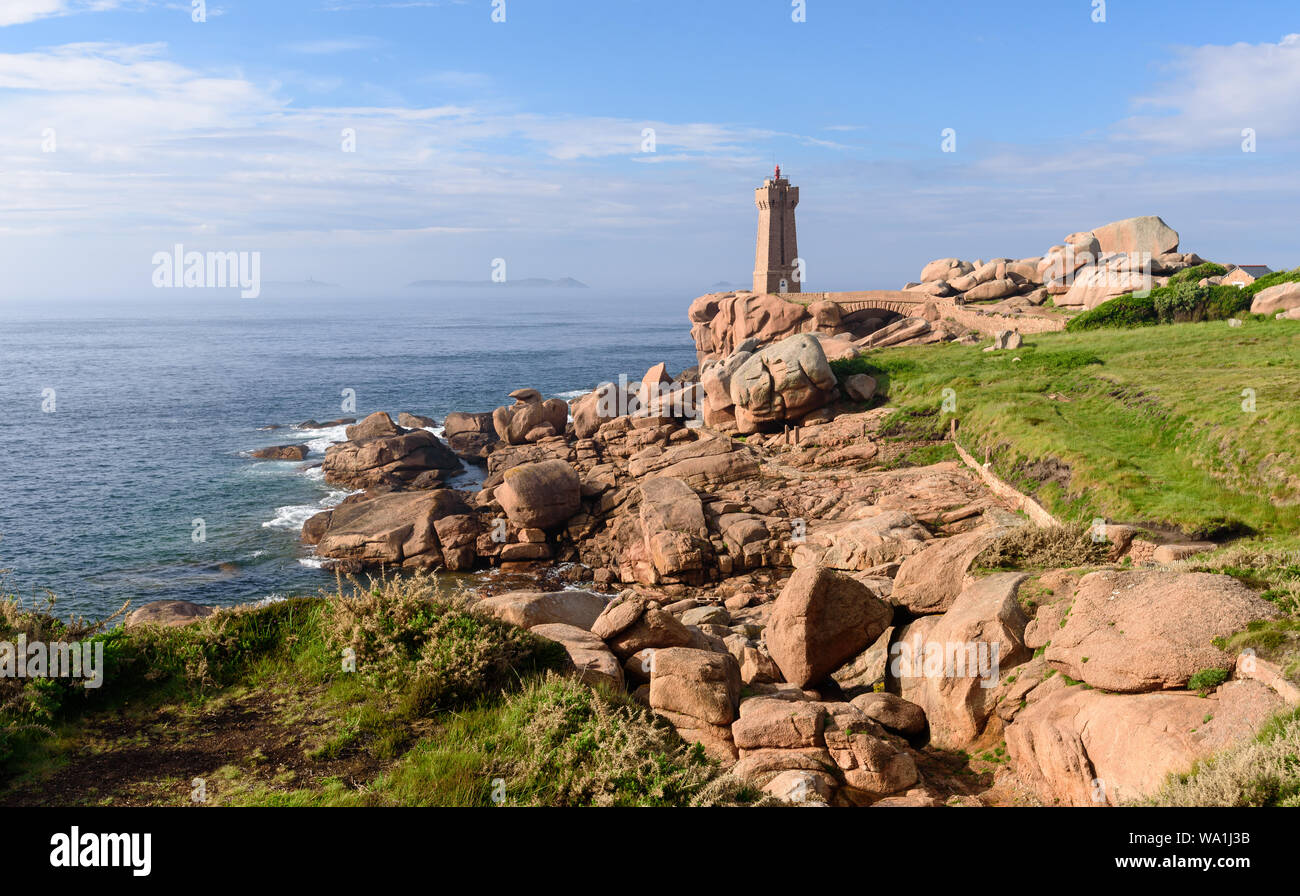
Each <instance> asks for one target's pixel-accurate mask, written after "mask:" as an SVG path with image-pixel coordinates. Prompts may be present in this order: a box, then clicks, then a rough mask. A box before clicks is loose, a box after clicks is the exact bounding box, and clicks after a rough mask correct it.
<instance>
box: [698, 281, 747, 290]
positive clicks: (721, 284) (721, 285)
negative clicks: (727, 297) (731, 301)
mask: <svg viewBox="0 0 1300 896" xmlns="http://www.w3.org/2000/svg"><path fill="white" fill-rule="evenodd" d="M741 289H749V283H748V282H745V283H732V282H731V281H729V280H719V281H718V282H717V283H714V284H713V285H712V286H710V287H709V289H708V291H709V292H736V291H738V290H741Z"/></svg>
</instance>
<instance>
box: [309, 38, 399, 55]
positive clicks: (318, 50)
mask: <svg viewBox="0 0 1300 896" xmlns="http://www.w3.org/2000/svg"><path fill="white" fill-rule="evenodd" d="M382 44H383V41H381V40H380V39H379V38H377V37H346V38H337V39H323V40H303V41H295V42H294V43H291V44H289V45H288V46H287V47H286V49H288V50H289V52H291V53H302V54H305V55H308V56H328V55H332V54H334V53H352V52H355V51H357V50H373V49H374V48H375V47H378V46H380V45H382Z"/></svg>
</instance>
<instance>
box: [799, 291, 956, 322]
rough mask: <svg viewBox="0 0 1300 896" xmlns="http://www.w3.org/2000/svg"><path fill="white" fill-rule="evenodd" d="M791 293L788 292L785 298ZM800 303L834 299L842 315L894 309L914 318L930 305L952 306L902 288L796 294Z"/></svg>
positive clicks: (949, 301) (944, 301) (943, 301)
mask: <svg viewBox="0 0 1300 896" xmlns="http://www.w3.org/2000/svg"><path fill="white" fill-rule="evenodd" d="M790 297H791V296H789V295H787V296H786V298H790ZM797 297H798V299H799V300H800V301H801V302H808V303H812V302H834V303H835V304H836V305H839V306H840V312H841V313H843V314H852V313H853V312H855V311H866V310H868V309H870V310H873V311H891V312H893V313H894V314H900V315H902V316H903V317H915V316H917V315H919V314H920V313H921V310H922V309H923V308H925V306H926V305H928V304H934V305H935V306H937V307H940V308H942V307H944V306H945V305H952V304H953V302H952V300H951V299H939V298H935V297H934V296H930V295H926V294H925V293H919V292H907V291H905V290H901V289H868V290H862V291H860V292H802V293H798V294H797Z"/></svg>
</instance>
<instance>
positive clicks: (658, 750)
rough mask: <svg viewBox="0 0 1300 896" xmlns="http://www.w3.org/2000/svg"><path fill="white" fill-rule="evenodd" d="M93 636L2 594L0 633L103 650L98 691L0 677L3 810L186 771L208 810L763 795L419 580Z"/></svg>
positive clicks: (161, 798)
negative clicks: (202, 785)
mask: <svg viewBox="0 0 1300 896" xmlns="http://www.w3.org/2000/svg"><path fill="white" fill-rule="evenodd" d="M95 629H96V626H68V625H66V624H63V623H59V622H58V621H57V620H55V619H54V618H53V617H52V616H50V615H49V614H48V613H46V612H43V611H41V610H36V609H29V608H24V607H21V606H20V605H19V604H17V603H16V602H14V601H13V600H12V599H7V600H0V639H7V640H11V639H12V637H13V636H15V635H16V633H17V632H20V631H21V632H26V633H27V634H28V635H29V637H33V636H37V635H40V636H42V637H44V638H52V637H54V636H59V635H62V636H66V637H73V636H76V637H81V636H89V637H95V638H99V639H101V640H103V641H104V642H105V644H106V645H109V649H108V650H106V656H108V657H111V661H109V662H108V663H107V665H108V672H107V674H106V676H105V684H104V686H103V687H102V688H100V689H97V690H87V689H85V688H84V687H82V686H81V685H80V684H79V683H77V684H71V683H65V684H60V683H57V682H54V683H52V682H50V681H48V680H27V679H24V680H18V679H7V680H4V681H3V682H0V685H2V686H3V690H0V698H3V700H2V702H0V802H6V801H17V802H18V803H20V804H21V803H23V801H27V802H30V801H31V800H32V799H38V800H39V801H40V802H42V803H44V802H47V801H49V802H56V803H59V804H63V803H72V804H122V803H124V802H127V803H133V804H154V805H157V804H165V805H184V804H186V803H187V802H188V801H189V787H190V785H189V783H188V782H190V781H191V779H193V778H195V777H201V778H203V779H204V780H205V781H207V782H209V784H210V786H211V789H212V796H211V798H210V799H209V800H208V802H209V804H216V805H447V806H451V805H492V804H506V805H679V804H733V805H734V804H744V803H751V802H761V801H763V798H762V795H761V794H759V793H756V792H753V791H751V790H750V789H749V788H747V787H744V786H742V785H740V784H739V783H738V782H737V781H735V780H734V779H732V778H729V777H727V776H725V775H723V774H722V773H721V770H720V768H719V766H718V765H717V763H715V762H713V761H712V760H709V759H707V758H706V757H705V756H704V755H703V753H702V751H701V749H700V748H699V747H696V746H690V745H687V744H686V743H685V742H683V741H682V740H681V738H680V737H679V736H678V735H677V734H676V732H675V731H673V729H672V728H671V726H669V725H667V723H665V722H663V721H662V720H660V719H658V718H657V717H655V716H653V715H652V714H651V713H650V712H649V711H648V710H646V709H644V708H642V707H640V706H639V705H637V704H634V703H632V702H631V701H630V700H629V699H628V698H627V697H624V696H621V695H615V694H610V693H606V692H603V691H593V690H592V689H590V688H588V687H586V686H584V685H582V684H580V683H578V682H577V681H575V680H574V679H572V678H570V677H568V676H566V675H560V674H557V670H559V669H562V668H564V667H565V666H567V664H568V661H567V656H566V655H565V653H564V650H563V648H562V647H561V646H560V645H558V644H556V643H554V642H552V641H548V640H546V639H543V638H539V637H537V636H535V635H532V634H530V633H529V632H527V631H525V630H523V629H519V628H516V627H514V626H510V625H507V624H505V623H502V622H500V621H498V620H496V619H494V618H492V617H489V616H485V615H480V614H479V613H478V612H476V611H474V610H473V608H472V606H471V605H470V603H469V602H468V600H467V599H466V598H465V597H463V596H461V597H457V596H455V595H448V594H447V593H446V592H445V591H442V590H440V589H439V588H438V587H437V583H436V581H435V580H433V579H432V578H430V577H413V578H408V579H401V580H393V581H381V582H375V583H371V584H368V585H365V586H356V587H353V588H352V589H351V590H350V591H349V592H347V593H345V592H344V591H343V590H342V588H341V589H340V592H339V593H338V594H336V595H332V596H329V597H320V598H298V599H294V600H289V601H284V602H280V603H275V604H270V605H267V606H262V607H256V608H248V609H244V610H240V611H238V612H234V613H219V614H217V615H215V616H213V617H210V618H209V619H206V620H203V621H200V622H197V623H194V624H191V625H189V626H185V627H183V628H175V629H159V628H134V629H131V630H124V629H121V628H117V629H113V630H111V631H107V632H96V631H95ZM345 651H350V656H351V657H354V658H355V668H353V667H352V666H351V664H350V663H348V662H345V660H344V655H345V653H344V652H345ZM142 750H143V751H146V752H147V753H148V755H149V760H150V761H149V763H148V766H149V768H147V769H143V770H142V769H138V768H136V767H135V766H136V765H137V764H138V756H139V754H140V752H141V751H142ZM86 762H93V763H101V764H99V765H95V766H94V768H96V769H98V771H95V772H90V771H85V772H83V771H81V768H82V764H83V763H86Z"/></svg>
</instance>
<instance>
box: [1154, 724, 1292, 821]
mask: <svg viewBox="0 0 1300 896" xmlns="http://www.w3.org/2000/svg"><path fill="white" fill-rule="evenodd" d="M1144 803H1145V804H1146V805H1154V806H1291V807H1300V710H1296V711H1294V712H1290V713H1284V714H1282V715H1280V716H1277V717H1275V718H1274V719H1272V720H1271V721H1270V722H1269V724H1267V725H1266V726H1264V728H1263V729H1261V730H1260V732H1259V734H1258V735H1256V737H1255V739H1254V740H1252V741H1248V742H1247V743H1244V744H1242V745H1241V746H1238V747H1235V748H1233V749H1230V750H1226V751H1224V752H1222V753H1219V754H1217V755H1215V756H1212V757H1210V758H1209V759H1206V760H1204V761H1202V762H1199V763H1197V764H1196V766H1195V767H1194V768H1193V769H1192V770H1191V771H1190V772H1188V773H1187V774H1183V775H1174V776H1171V777H1170V779H1169V780H1168V781H1167V782H1166V783H1165V786H1164V787H1163V788H1162V789H1161V790H1160V792H1159V793H1157V794H1155V795H1154V796H1152V797H1151V798H1149V799H1147V800H1145V801H1144Z"/></svg>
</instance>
